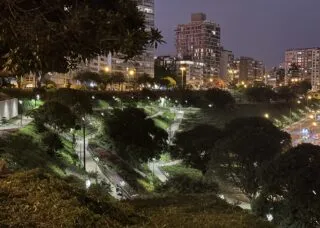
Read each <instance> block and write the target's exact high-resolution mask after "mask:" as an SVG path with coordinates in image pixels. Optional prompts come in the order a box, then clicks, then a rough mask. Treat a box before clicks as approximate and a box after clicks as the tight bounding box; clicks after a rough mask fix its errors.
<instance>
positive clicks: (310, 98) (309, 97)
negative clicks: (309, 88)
mask: <svg viewBox="0 0 320 228" xmlns="http://www.w3.org/2000/svg"><path fill="white" fill-rule="evenodd" d="M310 100H312V97H311V96H310V95H309V96H308V97H307V106H309V101H310Z"/></svg>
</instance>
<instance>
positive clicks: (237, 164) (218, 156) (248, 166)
mask: <svg viewBox="0 0 320 228" xmlns="http://www.w3.org/2000/svg"><path fill="white" fill-rule="evenodd" d="M290 145H291V138H290V135H289V134H288V133H286V132H283V131H281V130H279V129H278V128H277V127H275V126H274V125H273V124H272V123H271V122H270V121H269V120H267V119H264V118H260V117H249V118H238V119H235V120H233V121H231V122H230V123H228V124H227V125H226V127H225V137H224V138H222V139H221V140H219V141H218V142H217V143H216V145H215V147H214V148H213V150H212V152H211V155H210V161H209V164H208V170H209V171H208V177H214V176H215V175H218V176H221V177H223V178H225V179H227V180H230V181H231V182H233V184H235V185H236V186H237V187H239V188H240V189H241V190H242V191H243V192H244V193H245V194H246V195H247V196H248V197H249V198H250V199H253V198H255V197H256V194H257V193H258V192H259V190H260V188H261V186H260V184H259V175H258V173H259V171H260V168H261V167H263V166H264V165H265V164H267V163H268V162H269V161H270V160H272V159H273V158H274V157H275V156H278V155H279V154H280V153H282V152H283V151H285V150H286V149H287V148H288V147H290Z"/></svg>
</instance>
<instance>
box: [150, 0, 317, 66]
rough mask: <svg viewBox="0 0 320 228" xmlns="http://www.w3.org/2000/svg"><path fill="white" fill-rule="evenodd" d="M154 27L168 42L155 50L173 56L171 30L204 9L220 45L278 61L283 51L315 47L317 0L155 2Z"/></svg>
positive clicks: (272, 62)
mask: <svg viewBox="0 0 320 228" xmlns="http://www.w3.org/2000/svg"><path fill="white" fill-rule="evenodd" d="M155 2H156V6H155V7H156V25H157V27H158V28H159V29H160V30H161V31H162V34H163V36H164V38H165V40H166V42H167V44H164V45H161V46H160V47H159V49H158V51H157V54H159V55H163V54H175V47H174V28H175V26H176V25H177V24H179V23H182V24H183V23H186V22H189V21H190V14H191V13H192V12H204V13H206V14H207V19H209V20H213V21H214V22H216V23H218V24H220V26H221V31H222V37H221V41H222V45H223V46H224V47H225V48H226V49H228V50H231V51H233V52H234V54H235V55H236V56H240V55H241V56H249V57H253V58H256V59H259V60H263V61H264V62H265V64H266V65H267V67H272V66H277V65H278V64H279V63H281V62H283V59H284V50H286V49H288V48H295V47H316V46H320V11H319V9H320V0H155Z"/></svg>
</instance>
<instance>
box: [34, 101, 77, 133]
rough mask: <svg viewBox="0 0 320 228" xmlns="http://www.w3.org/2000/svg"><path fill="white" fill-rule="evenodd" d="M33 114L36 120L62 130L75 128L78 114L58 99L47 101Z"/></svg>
mask: <svg viewBox="0 0 320 228" xmlns="http://www.w3.org/2000/svg"><path fill="white" fill-rule="evenodd" d="M33 116H34V119H35V121H36V122H38V123H41V124H48V125H50V126H52V127H53V128H54V129H56V130H61V131H65V130H68V129H71V128H75V124H76V116H75V115H74V114H73V113H72V111H71V110H70V108H69V107H67V106H65V105H63V104H61V103H59V102H56V101H48V102H46V103H45V104H44V105H42V106H41V107H40V108H38V109H37V110H35V111H33Z"/></svg>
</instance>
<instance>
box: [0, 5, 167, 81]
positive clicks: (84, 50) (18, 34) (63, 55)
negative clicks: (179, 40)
mask: <svg viewBox="0 0 320 228" xmlns="http://www.w3.org/2000/svg"><path fill="white" fill-rule="evenodd" d="M0 15H1V17H0V31H1V33H0V50H1V51H0V56H1V57H2V58H3V61H1V67H2V68H5V69H6V70H7V71H10V72H12V73H16V74H19V76H20V75H23V74H25V73H34V74H35V75H36V76H37V78H38V81H40V79H41V78H42V77H43V76H44V75H45V74H46V73H48V72H61V73H65V72H67V71H68V70H70V69H72V68H74V67H75V66H76V65H77V64H78V63H79V62H81V61H85V60H86V59H92V58H93V57H95V56H97V55H99V54H103V53H109V52H111V53H122V54H123V55H124V58H125V59H129V58H132V57H134V56H136V55H140V54H141V53H142V52H143V51H144V50H145V49H146V48H148V47H150V46H153V47H155V48H156V47H157V45H158V43H162V42H163V41H162V36H161V34H160V32H159V31H158V30H157V29H151V30H146V23H145V18H144V14H143V12H141V11H139V10H138V8H137V4H136V2H135V1H125V0H120V1H118V0H110V1H84V0H78V1H69V0H62V1H61V0H52V1H49V2H48V1H42V0H35V1H31V2H30V1H29V0H12V1H1V2H0ZM88 37H90V39H88ZM38 84H40V83H38Z"/></svg>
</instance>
